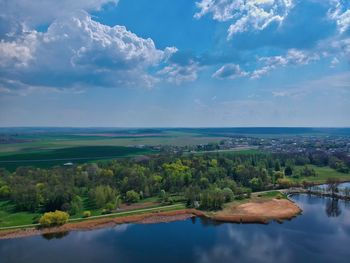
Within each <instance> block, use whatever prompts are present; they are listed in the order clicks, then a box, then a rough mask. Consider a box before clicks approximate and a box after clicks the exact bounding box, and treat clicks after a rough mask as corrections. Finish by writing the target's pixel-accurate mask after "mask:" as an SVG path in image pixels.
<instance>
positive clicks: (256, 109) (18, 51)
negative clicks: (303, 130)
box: [0, 0, 350, 127]
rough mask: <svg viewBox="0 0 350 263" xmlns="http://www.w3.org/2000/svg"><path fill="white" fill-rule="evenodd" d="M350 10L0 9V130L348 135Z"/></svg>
mask: <svg viewBox="0 0 350 263" xmlns="http://www.w3.org/2000/svg"><path fill="white" fill-rule="evenodd" d="M349 63H350V0H197V1H192V0H119V1H118V0H74V1H72V0H61V1H55V0H41V1H28V0H0V126H2V127H7V126H69V127H242V126H243V127H254V126H259V127H262V126H288V127H289V126H291V127H292V126H303V127H308V126H313V127H349V126H350V64H349Z"/></svg>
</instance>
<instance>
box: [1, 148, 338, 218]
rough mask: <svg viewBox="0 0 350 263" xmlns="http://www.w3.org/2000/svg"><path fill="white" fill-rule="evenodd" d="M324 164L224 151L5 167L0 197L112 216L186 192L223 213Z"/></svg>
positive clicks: (22, 206) (35, 207)
mask: <svg viewBox="0 0 350 263" xmlns="http://www.w3.org/2000/svg"><path fill="white" fill-rule="evenodd" d="M320 160H322V161H324V158H321V157H319V156H318V155H316V156H302V155H287V154H275V155H272V154H262V153H260V154H250V155H247V154H245V155H240V154H234V153H222V154H203V155H182V156H174V155H164V156H162V155H161V156H158V157H153V158H150V159H147V160H143V161H141V162H140V161H137V160H134V159H124V160H112V161H103V162H99V163H86V164H83V165H77V166H73V167H62V166H61V167H53V168H51V169H40V168H34V167H19V168H18V169H17V170H16V171H15V172H13V173H10V172H8V171H6V170H4V169H0V199H3V200H11V201H12V202H13V203H14V204H15V206H16V209H17V210H18V211H33V212H47V211H55V210H62V211H66V212H68V213H69V214H71V215H74V214H77V213H81V212H82V211H83V209H84V206H83V198H87V199H88V202H89V204H91V205H93V206H94V207H95V208H97V209H104V210H105V211H107V212H108V211H109V212H110V211H112V210H114V209H116V208H117V207H118V205H119V204H120V202H121V200H123V201H124V202H127V203H133V202H137V201H139V200H140V198H143V197H152V196H153V197H159V198H160V200H161V201H162V202H164V203H166V202H172V200H171V198H170V196H171V195H172V194H181V195H185V196H186V198H187V204H188V206H197V205H198V204H200V206H201V207H202V208H205V209H218V208H220V207H221V206H222V204H223V202H229V201H231V200H232V199H233V198H242V197H244V196H245V195H247V194H248V195H249V193H250V192H251V191H252V190H253V191H260V190H268V189H273V188H275V187H278V186H281V187H286V186H290V185H291V184H292V180H290V179H289V178H287V177H286V176H285V172H286V174H287V175H288V176H293V177H294V176H314V175H315V171H314V170H313V169H312V168H310V167H308V166H305V167H304V169H302V170H301V172H298V173H300V174H298V173H295V172H293V166H294V165H301V164H302V165H307V164H315V163H319V162H320ZM327 160H330V158H328V159H327ZM337 160H338V159H337ZM339 160H340V159H339ZM336 162H339V161H336ZM321 164H323V163H321ZM327 165H328V161H327ZM290 170H291V171H292V174H291V171H290ZM89 209H90V208H89Z"/></svg>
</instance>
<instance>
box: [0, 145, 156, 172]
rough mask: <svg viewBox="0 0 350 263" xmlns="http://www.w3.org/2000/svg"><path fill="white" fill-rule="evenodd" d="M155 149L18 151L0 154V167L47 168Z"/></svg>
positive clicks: (101, 147) (74, 148) (130, 155)
mask: <svg viewBox="0 0 350 263" xmlns="http://www.w3.org/2000/svg"><path fill="white" fill-rule="evenodd" d="M151 153H155V151H152V150H149V149H140V148H135V147H123V146H78V147H67V148H59V149H52V150H49V149H45V150H41V151H40V150H36V151H23V152H21V151H19V152H18V153H11V152H10V153H8V154H6V155H5V154H3V155H1V156H0V167H2V168H6V169H8V170H14V169H16V168H17V167H19V166H37V167H42V168H47V167H50V166H54V165H63V164H65V163H67V162H72V163H83V162H89V161H95V160H103V159H113V158H124V157H133V156H137V155H144V154H151Z"/></svg>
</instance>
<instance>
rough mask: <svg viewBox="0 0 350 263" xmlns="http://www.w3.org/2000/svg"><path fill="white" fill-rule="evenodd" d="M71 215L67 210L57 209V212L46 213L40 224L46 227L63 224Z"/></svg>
mask: <svg viewBox="0 0 350 263" xmlns="http://www.w3.org/2000/svg"><path fill="white" fill-rule="evenodd" d="M68 219H69V215H68V214H67V213H66V212H63V211H59V210H56V211H55V212H47V213H45V214H44V215H43V216H42V217H41V218H40V220H39V223H40V225H42V226H44V227H51V226H61V225H64V224H65V223H67V221H68Z"/></svg>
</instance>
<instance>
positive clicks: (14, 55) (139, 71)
mask: <svg viewBox="0 0 350 263" xmlns="http://www.w3.org/2000/svg"><path fill="white" fill-rule="evenodd" d="M176 51H177V49H176V48H173V47H170V48H165V49H164V50H160V49H157V48H156V46H155V44H154V42H153V40H152V39H150V38H148V39H143V38H141V37H139V36H137V35H135V34H134V33H132V32H130V31H128V30H127V29H126V28H125V27H124V26H118V25H117V26H114V27H110V26H107V25H103V24H101V23H99V22H96V21H93V20H92V19H91V17H90V16H89V15H88V14H87V13H85V12H83V11H80V12H76V13H74V15H72V16H68V17H62V18H60V19H57V20H55V21H54V22H53V23H52V24H51V25H50V26H49V28H48V30H47V32H44V33H40V32H37V31H35V30H31V31H26V32H22V34H21V35H20V36H19V37H17V38H16V40H14V41H5V40H2V41H1V42H0V70H1V71H2V72H5V73H6V74H5V75H6V76H7V77H8V78H9V79H18V80H19V81H22V82H23V83H24V84H27V85H37V86H38V85H42V86H56V87H60V86H64V87H76V86H79V85H80V86H90V85H91V86H111V87H119V86H127V85H130V86H135V85H142V86H145V87H151V86H153V85H154V84H155V83H156V82H157V81H158V79H157V78H156V77H153V76H151V75H150V74H149V69H151V68H153V67H158V66H159V65H160V64H162V63H165V62H166V61H167V60H168V58H169V57H170V56H171V55H172V54H173V53H174V52H176Z"/></svg>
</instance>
